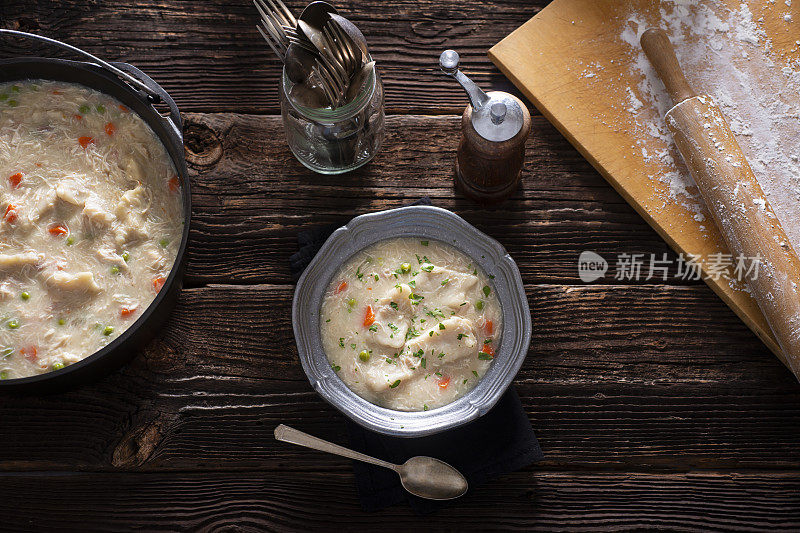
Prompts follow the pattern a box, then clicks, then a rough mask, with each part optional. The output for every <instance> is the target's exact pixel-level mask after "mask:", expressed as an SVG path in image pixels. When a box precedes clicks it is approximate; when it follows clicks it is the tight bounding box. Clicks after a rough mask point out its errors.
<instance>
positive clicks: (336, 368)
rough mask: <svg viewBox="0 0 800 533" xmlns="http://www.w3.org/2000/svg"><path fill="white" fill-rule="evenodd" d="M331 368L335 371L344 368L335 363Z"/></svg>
mask: <svg viewBox="0 0 800 533" xmlns="http://www.w3.org/2000/svg"><path fill="white" fill-rule="evenodd" d="M331 368H332V369H333V371H334V372H338V371H339V370H341V369H342V367H340V366H339V365H333V366H331Z"/></svg>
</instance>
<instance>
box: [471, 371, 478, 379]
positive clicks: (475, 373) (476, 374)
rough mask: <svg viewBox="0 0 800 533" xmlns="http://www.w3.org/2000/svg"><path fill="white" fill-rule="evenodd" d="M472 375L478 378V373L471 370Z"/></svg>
mask: <svg viewBox="0 0 800 533" xmlns="http://www.w3.org/2000/svg"><path fill="white" fill-rule="evenodd" d="M472 373H473V374H474V375H475V377H476V378H477V377H478V371H477V370H473V371H472Z"/></svg>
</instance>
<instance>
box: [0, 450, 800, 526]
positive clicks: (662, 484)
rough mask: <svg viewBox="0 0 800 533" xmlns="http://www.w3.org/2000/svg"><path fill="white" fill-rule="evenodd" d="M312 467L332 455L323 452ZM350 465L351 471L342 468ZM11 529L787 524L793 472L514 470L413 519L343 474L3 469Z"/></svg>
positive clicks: (796, 485) (799, 522) (793, 507)
mask: <svg viewBox="0 0 800 533" xmlns="http://www.w3.org/2000/svg"><path fill="white" fill-rule="evenodd" d="M318 459H319V460H320V462H321V463H328V462H337V463H341V462H342V460H341V459H334V458H331V459H326V458H325V456H322V455H319V457H318ZM347 470H349V467H348V469H347ZM0 483H2V485H3V487H4V489H6V490H5V495H4V502H5V504H6V505H8V506H9V509H13V510H14V512H9V513H7V515H6V517H5V518H4V521H3V527H4V528H8V529H9V530H23V529H25V530H27V529H39V530H42V529H50V530H53V529H56V530H61V529H69V530H80V531H84V532H89V531H107V530H113V531H133V530H136V531H141V530H145V531H165V530H168V531H242V532H250V531H334V530H346V531H375V530H376V529H379V530H380V531H408V530H409V529H415V530H420V528H422V530H427V531H486V529H487V528H489V529H493V530H503V531H532V530H537V531H538V530H548V531H563V530H580V531H617V530H655V529H662V530H672V531H687V530H703V531H726V532H727V531H745V530H764V529H769V530H774V531H796V530H797V529H798V528H800V511H798V503H800V501H798V499H799V498H800V496H798V494H800V479H798V477H797V476H796V475H795V474H785V473H770V472H759V473H750V474H732V473H694V474H667V475H652V474H621V473H604V474H585V473H581V472H576V473H552V472H538V471H530V470H527V471H522V472H517V473H514V474H510V475H507V476H504V477H502V478H500V479H498V480H496V481H493V482H491V483H489V484H487V485H485V486H483V487H480V488H478V489H477V490H475V491H474V492H472V493H470V494H467V495H466V496H465V497H464V498H463V499H462V500H460V501H459V502H458V503H457V504H456V505H453V506H451V507H449V508H445V509H443V510H441V511H439V512H437V513H436V514H433V515H429V516H425V517H419V516H414V515H413V514H411V513H410V511H409V510H408V508H407V507H406V506H405V505H398V506H394V507H392V508H389V509H386V510H383V511H380V512H377V513H364V512H363V511H361V509H360V508H359V507H358V504H357V499H356V493H355V488H354V483H353V480H352V475H351V474H350V473H349V472H327V473H326V474H325V475H324V476H318V475H312V474H288V475H287V476H285V477H265V476H264V475H263V473H261V472H252V473H249V472H248V473H237V474H187V473H178V474H133V475H131V474H128V475H121V474H102V475H89V474H65V473H48V474H43V475H36V476H33V475H24V474H21V475H0Z"/></svg>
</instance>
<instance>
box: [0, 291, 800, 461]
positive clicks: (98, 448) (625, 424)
mask: <svg viewBox="0 0 800 533" xmlns="http://www.w3.org/2000/svg"><path fill="white" fill-rule="evenodd" d="M527 288H528V297H529V301H530V306H531V311H532V317H533V326H534V327H533V331H534V334H533V338H532V342H531V349H530V351H529V353H528V356H527V359H526V360H525V363H524V364H523V367H522V370H521V371H520V373H519V375H518V376H517V379H516V380H515V386H516V387H517V390H518V391H519V393H520V396H521V397H522V401H523V405H524V406H525V409H526V411H527V413H528V416H529V417H530V419H531V423H532V425H533V427H534V428H535V429H536V431H537V434H538V437H539V438H540V441H541V444H542V448H543V449H544V450H545V454H546V461H545V462H544V463H543V467H544V466H549V467H551V468H556V469H564V468H566V469H572V470H575V469H584V470H587V471H598V470H614V471H616V470H621V469H628V470H632V471H667V472H669V471H681V472H684V471H687V470H692V469H733V468H742V469H747V470H749V469H759V468H760V469H774V468H794V469H800V460H798V457H800V443H798V442H797V438H796V435H797V428H798V427H800V407H798V406H800V391H798V388H797V386H796V383H795V381H794V379H793V378H792V376H791V374H790V373H789V372H788V371H787V370H786V369H785V368H783V367H782V366H781V364H780V363H779V362H778V361H776V360H775V359H774V358H772V357H770V355H769V354H768V353H767V352H766V350H765V348H763V347H762V346H761V345H760V344H759V342H758V341H757V339H756V338H755V337H754V336H753V335H752V334H751V333H749V332H748V331H747V330H746V329H745V328H743V327H742V326H741V324H740V323H739V321H738V319H737V318H736V317H735V316H734V315H733V314H732V313H731V312H730V311H729V310H728V309H727V308H726V307H725V306H724V304H722V303H721V302H719V301H718V300H716V299H714V298H712V297H710V296H709V290H708V289H707V288H705V287H702V286H694V287H670V286H656V287H633V286H590V287H583V286H582V287H564V286H558V285H529V286H528V287H527ZM291 292H292V288H291V287H290V286H268V285H260V286H229V285H214V286H209V287H205V288H197V289H188V290H185V291H184V292H183V293H182V297H181V302H180V304H179V307H178V308H177V310H176V312H175V313H174V315H173V317H172V318H171V320H170V321H169V322H168V323H167V324H166V327H165V329H164V331H163V332H162V334H161V335H160V336H159V337H158V339H157V340H156V341H155V342H154V343H153V344H152V345H151V346H150V347H149V348H148V349H146V350H145V351H144V352H143V353H142V354H141V355H139V356H138V357H137V358H136V359H134V361H133V362H132V363H131V364H130V365H128V366H127V367H126V368H125V369H123V370H122V371H120V372H118V373H115V374H112V375H111V376H109V377H108V378H106V379H104V380H102V381H101V382H99V383H97V384H96V385H92V386H88V387H84V388H81V389H79V390H76V391H73V392H69V393H65V394H60V395H52V396H45V397H12V396H5V397H2V398H0V420H2V421H3V424H2V436H3V437H4V438H0V470H5V471H18V470H73V469H77V470H88V471H95V470H102V471H113V470H132V471H141V470H144V471H163V470H179V471H190V470H192V471H193V470H231V469H259V470H264V471H269V472H272V474H270V475H269V476H266V477H271V476H274V475H278V473H280V472H286V471H288V470H298V471H308V472H313V471H316V470H318V469H319V465H320V460H319V456H316V455H314V454H309V453H308V452H307V451H306V450H303V449H301V448H298V447H289V448H287V447H285V445H283V444H281V443H278V442H276V441H275V440H274V439H273V438H272V430H273V428H274V427H275V426H276V425H277V424H279V423H287V424H289V425H293V426H296V427H298V428H300V429H303V430H305V431H308V432H310V433H313V434H316V435H319V436H322V437H324V438H330V439H333V440H336V441H338V442H346V440H347V439H346V435H345V432H344V426H343V424H342V420H343V419H342V416H341V415H339V414H338V412H336V411H335V410H334V409H332V408H331V407H329V406H327V404H325V403H324V402H323V401H322V400H321V399H320V398H319V397H318V396H317V395H316V393H314V392H313V390H312V389H311V386H310V385H309V384H308V381H307V379H306V377H305V375H304V374H303V371H302V369H301V368H300V365H299V362H298V360H297V353H296V350H295V347H294V342H293V338H292V333H291V324H290V319H289V316H290V305H291V304H290V301H291ZM765 382H769V383H770V384H771V386H770V388H769V389H768V390H765V388H764V386H763V384H764V383H765ZM12 437H13V438H12Z"/></svg>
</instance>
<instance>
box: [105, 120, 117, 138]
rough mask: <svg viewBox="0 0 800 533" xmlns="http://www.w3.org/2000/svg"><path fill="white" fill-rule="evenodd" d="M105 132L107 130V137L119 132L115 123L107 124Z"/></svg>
mask: <svg viewBox="0 0 800 533" xmlns="http://www.w3.org/2000/svg"><path fill="white" fill-rule="evenodd" d="M105 130H106V135H114V132H115V131H117V128H116V126H114V123H113V122H109V123H108V124H106V127H105Z"/></svg>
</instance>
